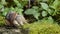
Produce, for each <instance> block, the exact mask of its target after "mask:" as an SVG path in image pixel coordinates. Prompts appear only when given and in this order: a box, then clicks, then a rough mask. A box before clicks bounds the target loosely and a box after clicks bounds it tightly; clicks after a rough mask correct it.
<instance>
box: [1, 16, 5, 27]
mask: <svg viewBox="0 0 60 34" xmlns="http://www.w3.org/2000/svg"><path fill="white" fill-rule="evenodd" d="M4 25H5V19H4V17H2V16H0V26H4Z"/></svg>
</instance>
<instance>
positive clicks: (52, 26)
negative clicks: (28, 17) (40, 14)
mask: <svg viewBox="0 0 60 34" xmlns="http://www.w3.org/2000/svg"><path fill="white" fill-rule="evenodd" d="M23 28H24V29H27V28H29V32H28V34H60V26H59V25H58V24H56V23H46V22H44V23H42V22H35V23H33V24H28V25H27V24H26V25H24V26H23Z"/></svg>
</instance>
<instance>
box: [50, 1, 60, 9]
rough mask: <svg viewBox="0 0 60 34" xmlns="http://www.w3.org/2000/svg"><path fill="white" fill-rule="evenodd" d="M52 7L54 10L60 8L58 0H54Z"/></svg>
mask: <svg viewBox="0 0 60 34" xmlns="http://www.w3.org/2000/svg"><path fill="white" fill-rule="evenodd" d="M51 7H52V8H54V9H55V10H60V0H55V1H54V2H53V3H52V5H51Z"/></svg>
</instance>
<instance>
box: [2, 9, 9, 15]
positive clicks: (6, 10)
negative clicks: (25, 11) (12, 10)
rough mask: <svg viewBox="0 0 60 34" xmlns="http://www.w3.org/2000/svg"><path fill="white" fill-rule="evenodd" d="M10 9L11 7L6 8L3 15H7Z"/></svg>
mask: <svg viewBox="0 0 60 34" xmlns="http://www.w3.org/2000/svg"><path fill="white" fill-rule="evenodd" d="M8 11H9V8H5V9H4V11H3V16H6V14H7V12H8Z"/></svg>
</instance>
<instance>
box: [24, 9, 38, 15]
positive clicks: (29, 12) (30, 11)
mask: <svg viewBox="0 0 60 34" xmlns="http://www.w3.org/2000/svg"><path fill="white" fill-rule="evenodd" d="M37 12H38V11H36V10H35V9H28V10H26V11H25V14H27V15H30V14H35V13H37Z"/></svg>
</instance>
